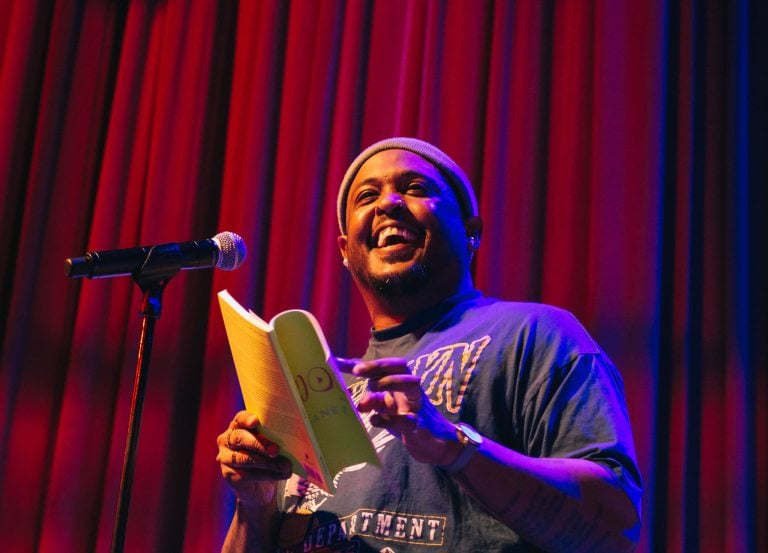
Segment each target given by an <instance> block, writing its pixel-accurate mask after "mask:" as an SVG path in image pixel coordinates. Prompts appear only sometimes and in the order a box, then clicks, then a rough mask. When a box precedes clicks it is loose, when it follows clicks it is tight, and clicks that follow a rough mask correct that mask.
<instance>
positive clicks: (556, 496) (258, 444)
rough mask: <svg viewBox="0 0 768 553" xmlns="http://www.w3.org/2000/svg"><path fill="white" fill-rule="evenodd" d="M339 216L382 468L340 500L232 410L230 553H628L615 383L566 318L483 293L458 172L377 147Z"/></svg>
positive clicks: (417, 153) (629, 524)
mask: <svg viewBox="0 0 768 553" xmlns="http://www.w3.org/2000/svg"><path fill="white" fill-rule="evenodd" d="M338 218H339V228H340V230H341V236H340V237H339V239H338V243H339V249H340V251H341V255H342V257H343V261H344V264H345V265H347V267H348V269H349V270H350V271H351V274H352V276H353V278H354V281H355V283H356V284H357V287H358V288H359V290H360V293H361V294H362V296H363V299H364V300H365V304H366V306H367V308H368V311H369V313H370V316H371V320H372V322H373V330H372V337H371V341H370V344H369V347H368V351H367V352H366V354H365V357H364V359H366V361H361V362H358V363H354V362H345V361H342V364H343V365H344V366H345V368H346V370H348V371H350V372H351V374H353V375H354V376H355V377H358V378H359V379H360V381H359V382H358V383H357V384H355V385H353V388H352V389H353V396H354V397H356V398H357V400H358V408H359V410H360V412H361V413H364V414H365V420H366V421H367V422H368V425H369V426H370V428H371V434H372V437H373V441H374V444H375V445H376V447H377V451H378V453H379V458H380V461H381V467H373V466H368V465H363V466H357V467H351V468H350V469H347V470H345V471H342V473H340V474H339V475H337V477H336V483H337V486H338V492H337V493H336V494H335V495H333V496H330V495H328V494H326V493H324V492H323V491H321V490H319V489H317V488H316V487H314V486H308V485H307V484H306V482H304V481H302V480H301V479H299V478H297V477H295V476H292V477H291V476H290V475H289V464H288V463H287V461H286V460H285V459H283V458H281V457H280V456H279V452H278V451H276V448H275V446H274V444H269V443H268V442H267V441H266V440H264V439H262V438H260V437H259V435H258V434H259V423H258V421H257V420H255V418H254V417H253V416H252V415H250V414H248V413H246V412H241V413H238V414H237V415H236V417H235V419H234V420H233V421H232V423H230V425H229V428H228V429H227V430H226V431H225V432H224V433H222V434H221V435H220V436H219V437H218V447H219V455H218V458H217V459H218V461H219V462H220V464H221V469H222V473H223V475H224V477H225V479H226V480H227V482H229V484H230V485H231V486H232V488H233V489H234V491H235V493H236V495H237V509H236V513H235V516H234V519H233V521H232V526H231V527H230V531H229V534H228V536H227V540H226V542H225V544H224V551H227V552H234V551H276V550H277V551H356V552H364V551H381V552H404V551H435V550H438V549H440V550H443V551H452V552H453V551H494V552H495V551H510V552H517V551H541V550H543V551H606V552H608V551H610V552H620V551H632V550H633V549H634V548H635V545H636V543H637V540H638V534H639V526H640V522H639V515H638V513H639V505H640V496H641V484H640V475H639V471H638V468H637V464H636V462H635V459H634V450H633V445H632V436H631V430H630V426H629V421H628V417H627V412H626V406H625V403H624V398H623V391H622V384H621V380H620V377H619V375H618V373H617V371H616V369H615V368H614V366H613V365H612V364H611V362H610V361H609V360H608V359H607V357H606V355H605V354H604V353H603V352H602V350H601V349H600V348H599V347H598V346H597V345H596V344H595V342H594V341H593V340H592V339H591V338H590V337H589V336H588V335H587V333H586V332H585V331H584V329H583V328H582V327H581V326H580V325H579V323H578V322H577V321H576V320H575V319H574V318H573V317H572V316H571V315H570V314H568V313H566V312H563V311H561V310H559V309H556V308H553V307H549V306H544V305H538V304H522V303H510V302H501V301H497V300H494V299H491V298H486V297H483V296H482V295H481V294H480V293H479V292H477V291H476V290H475V289H474V288H473V285H472V280H471V276H470V271H469V265H470V261H471V258H472V255H473V254H474V253H475V252H476V251H477V249H478V247H479V244H480V237H481V231H482V224H481V221H480V219H479V217H478V215H477V202H476V200H475V195H474V192H473V191H472V187H471V185H470V183H469V181H468V179H467V177H466V176H465V174H464V173H463V172H462V171H461V169H460V168H459V167H458V166H457V165H456V163H454V162H453V161H452V160H451V159H450V158H449V157H448V156H447V155H446V154H444V153H443V152H442V151H440V150H439V149H437V148H435V147H434V146H432V145H430V144H428V143H426V142H422V141H420V140H416V139H412V138H393V139H388V140H384V141H381V142H378V143H376V144H374V145H372V146H370V147H369V148H367V149H366V150H365V151H364V152H363V153H361V154H360V156H358V158H357V159H356V160H355V161H354V162H353V163H352V165H351V166H350V168H349V170H348V171H347V173H346V175H345V177H344V180H343V182H342V185H341V188H340V191H339V198H338ZM289 477H290V480H288V481H287V483H284V482H283V481H285V480H286V479H288V478H289Z"/></svg>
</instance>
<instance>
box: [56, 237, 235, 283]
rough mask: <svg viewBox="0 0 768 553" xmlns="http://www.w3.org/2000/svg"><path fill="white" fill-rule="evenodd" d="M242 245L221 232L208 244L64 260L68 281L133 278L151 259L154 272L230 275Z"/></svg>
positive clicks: (107, 252)
mask: <svg viewBox="0 0 768 553" xmlns="http://www.w3.org/2000/svg"><path fill="white" fill-rule="evenodd" d="M247 253H248V252H247V249H246V247H245V242H243V239H242V238H241V237H240V236H238V235H237V234H235V233H234V232H220V233H219V234H217V235H216V236H214V237H213V238H208V239H207V240H194V241H191V242H178V243H177V242H171V243H169V244H160V245H157V246H143V247H140V248H126V249H122V250H105V251H101V252H87V253H86V254H85V255H83V256H81V257H70V258H69V259H66V260H65V262H64V263H65V265H66V269H67V276H68V277H69V278H81V277H87V278H107V277H114V276H125V275H134V274H137V273H138V272H140V271H141V269H142V267H143V266H144V264H145V263H146V262H147V260H148V259H149V258H150V255H153V260H152V263H153V266H152V269H153V270H154V271H156V270H158V269H161V270H162V269H163V268H165V267H166V266H167V268H169V269H173V268H174V267H176V268H181V269H209V268H216V269H223V270H224V271H233V270H234V269H237V268H238V267H239V266H240V265H242V264H243V261H245V256H246V254H247Z"/></svg>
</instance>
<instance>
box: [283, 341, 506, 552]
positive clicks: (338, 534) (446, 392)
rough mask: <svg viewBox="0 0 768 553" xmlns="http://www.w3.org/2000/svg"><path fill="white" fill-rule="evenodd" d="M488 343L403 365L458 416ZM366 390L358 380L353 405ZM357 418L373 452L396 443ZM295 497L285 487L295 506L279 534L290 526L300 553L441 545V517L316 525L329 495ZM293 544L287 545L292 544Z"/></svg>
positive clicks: (350, 518) (382, 514) (397, 516)
mask: <svg viewBox="0 0 768 553" xmlns="http://www.w3.org/2000/svg"><path fill="white" fill-rule="evenodd" d="M490 341H491V337H490V336H483V337H481V338H478V339H476V340H473V341H472V342H460V343H456V344H451V345H448V346H443V347H440V348H438V349H436V350H433V351H432V352H429V353H425V354H422V355H419V356H418V357H416V358H414V359H413V360H411V361H409V363H408V366H409V367H410V369H411V371H412V372H413V374H415V375H418V376H420V378H421V386H422V389H423V390H424V392H425V394H426V395H427V397H428V398H429V400H430V402H432V403H433V404H434V405H436V406H442V408H443V409H445V410H446V411H447V412H449V413H458V412H459V411H460V409H461V404H462V402H463V400H464V396H465V394H466V392H467V389H468V386H469V384H470V380H471V378H472V375H473V373H474V371H475V368H476V367H477V365H478V361H479V359H480V356H481V355H482V353H483V351H484V350H485V349H486V347H487V346H488V344H489V343H490ZM366 385H367V384H366V382H365V381H360V382H356V383H355V384H353V385H352V386H350V393H351V396H352V399H353V401H354V402H355V403H357V401H359V399H360V398H361V397H362V395H363V394H364V393H365V391H366ZM361 418H362V420H363V424H364V425H365V428H366V430H367V431H368V433H369V434H370V435H371V436H372V440H373V443H374V446H375V448H376V452H377V453H381V451H383V450H384V449H385V448H386V446H387V445H388V444H389V443H390V442H392V441H393V440H395V439H396V438H395V437H394V436H393V435H392V434H390V433H389V432H388V431H386V430H381V429H376V428H374V427H373V426H372V425H371V423H370V418H371V413H364V414H362V415H361ZM365 467H366V464H365V463H363V464H360V465H355V466H352V467H347V468H346V469H344V470H342V471H341V472H339V474H337V475H336V477H335V478H334V484H335V485H337V486H339V485H340V480H341V479H343V478H344V475H345V474H350V473H352V472H356V471H360V470H362V469H364V468H365ZM296 495H299V494H298V493H297V490H296V487H295V486H287V487H286V499H287V504H295V502H296V500H297V499H298V500H299V505H300V507H299V508H298V509H297V510H296V511H295V512H294V513H292V514H291V515H289V519H286V521H285V523H286V524H284V526H283V528H281V532H280V533H281V536H282V537H283V538H285V533H286V531H288V527H291V528H292V529H291V531H289V532H288V533H289V534H291V535H292V536H295V538H298V537H299V536H303V539H304V542H303V549H301V550H302V551H304V552H307V553H311V552H320V551H356V550H357V545H359V543H356V542H357V541H358V540H359V539H364V538H375V539H376V540H379V541H383V542H390V543H392V544H393V545H392V547H393V550H394V551H397V549H398V548H397V544H398V543H399V544H410V545H420V546H435V547H440V546H442V545H444V536H445V530H446V517H445V516H444V515H442V514H406V513H398V512H389V511H380V510H379V511H377V510H374V509H367V508H360V509H357V510H356V511H354V512H352V513H350V514H346V515H344V516H341V517H339V518H334V519H333V520H330V521H326V522H323V523H321V522H319V521H318V520H315V519H314V517H313V513H318V512H319V511H320V510H321V508H322V507H323V505H324V504H325V503H326V502H327V501H328V500H329V499H330V498H331V497H332V496H330V495H329V494H327V493H326V492H324V491H323V490H321V489H320V488H318V487H317V486H315V485H309V486H308V487H304V488H302V492H301V493H300V495H301V496H302V497H301V498H298V497H296ZM291 496H293V497H291ZM301 528H303V530H301ZM295 538H294V539H295ZM281 541H282V540H281ZM297 541H298V540H297ZM297 541H289V542H288V543H294V544H297ZM284 543H285V542H284ZM297 545H298V544H297ZM288 550H289V549H286V550H285V551H288Z"/></svg>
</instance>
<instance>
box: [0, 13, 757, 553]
mask: <svg viewBox="0 0 768 553" xmlns="http://www.w3.org/2000/svg"><path fill="white" fill-rule="evenodd" d="M767 28H768V21H766V13H765V10H764V6H762V5H761V3H760V2H758V1H757V0H736V1H734V2H729V3H723V2H718V1H715V0H681V1H679V2H674V1H672V0H667V1H665V0H650V1H637V2H634V1H630V0H618V1H597V0H595V1H575V0H574V1H570V0H563V1H553V0H550V1H539V0H531V1H524V0H520V1H501V0H499V1H492V0H483V1H478V0H466V1H461V0H456V1H446V2H441V1H430V0H412V1H408V0H386V1H385V0H369V1H364V0H347V1H343V0H304V1H300V0H297V1H294V2H285V1H281V0H274V1H266V0H265V1H255V0H253V1H251V0H240V2H236V1H234V0H231V1H224V2H221V1H215V0H132V1H120V0H71V1H60V2H53V1H45V0H6V1H5V2H2V3H0V60H2V61H1V62H0V63H1V64H2V65H0V215H1V216H2V219H0V229H1V230H2V232H1V233H0V340H2V342H1V343H2V350H1V352H0V355H1V362H2V365H1V366H0V550H2V551H13V552H27V551H41V552H69V551H71V552H83V551H107V550H108V549H109V546H110V541H111V535H112V528H113V524H114V518H115V505H116V501H117V495H118V492H117V490H118V487H119V479H120V469H121V463H122V457H123V448H124V444H125V436H126V426H127V419H128V411H129V404H130V396H131V390H132V387H133V378H134V367H135V361H136V351H137V341H138V336H139V329H140V317H139V307H140V303H141V292H140V291H139V290H138V288H137V287H136V286H135V284H133V283H132V282H131V280H130V279H126V278H122V279H121V278H116V279H107V280H95V281H85V282H82V281H72V280H69V279H67V278H66V276H65V274H64V267H63V261H64V259H65V258H66V257H71V256H75V255H80V254H82V253H83V252H85V251H86V250H98V249H112V248H118V247H131V246H136V245H140V244H154V243H163V242H171V241H182V240H189V239H198V238H204V237H208V236H213V235H214V234H216V232H218V231H220V230H231V231H234V232H237V233H239V234H241V235H242V236H243V237H244V239H245V241H246V243H247V245H248V248H249V257H248V260H247V262H246V264H245V265H244V266H243V267H242V268H240V269H239V270H237V271H235V272H232V273H221V272H214V271H188V272H184V273H183V274H180V275H178V276H177V277H175V278H174V279H173V280H172V281H171V283H170V284H169V286H168V288H167V290H166V292H165V294H164V301H163V311H162V316H161V317H160V319H159V320H158V322H157V331H156V335H155V343H154V347H153V350H152V358H151V364H150V370H149V380H148V384H147V395H146V399H145V403H144V410H143V417H142V425H141V431H140V435H139V441H138V450H137V456H136V468H135V475H134V485H133V489H132V494H131V504H130V505H131V508H130V511H129V517H128V525H127V533H126V551H142V552H143V551H182V550H183V551H201V552H202V551H205V552H210V551H215V550H217V549H218V548H219V547H220V545H221V542H222V539H223V535H224V532H225V531H226V527H227V525H228V522H229V518H230V516H231V512H232V508H233V505H232V496H231V494H229V492H228V491H227V489H226V486H225V485H224V483H223V482H222V481H221V478H220V476H219V473H218V467H217V465H216V463H215V460H214V457H215V437H216V435H217V434H218V433H219V432H220V431H221V430H222V429H223V428H224V427H225V426H226V424H227V422H228V421H229V420H230V417H231V416H232V415H233V413H234V412H235V411H236V410H238V409H239V408H240V405H241V399H240V397H239V391H238V389H237V384H236V381H235V376H234V370H233V367H232V363H231V359H230V356H229V351H228V346H227V344H226V341H225V338H224V335H223V328H222V324H221V320H220V315H219V313H218V308H217V306H216V304H215V301H214V298H215V292H216V291H218V290H220V289H222V288H228V289H230V291H231V292H232V293H233V295H235V297H237V298H238V299H240V300H241V301H242V302H243V303H245V304H248V305H249V306H250V307H252V308H253V309H254V310H255V311H257V312H259V313H262V314H264V315H265V316H267V317H269V316H271V315H274V314H275V313H276V312H278V311H280V310H282V309H286V308H292V307H303V308H306V309H309V310H311V311H312V312H314V313H315V315H316V316H317V317H318V319H319V320H320V322H321V324H322V326H323V327H324V329H325V331H326V333H327V335H328V338H329V341H330V343H331V345H332V348H333V349H334V351H335V352H336V353H337V354H339V355H355V354H359V353H361V352H362V350H363V348H364V346H365V343H366V340H367V334H368V327H369V321H368V319H367V314H366V312H365V310H364V308H363V306H362V304H361V301H360V299H359V297H358V296H357V293H356V291H355V290H354V289H353V286H352V285H351V283H350V280H349V277H348V275H347V274H346V272H345V271H344V270H343V268H342V266H341V263H340V256H339V254H338V252H337V249H336V241H335V238H336V235H337V233H338V231H337V228H336V220H335V194H336V187H337V183H338V182H339V181H340V179H341V176H342V175H343V172H344V170H345V169H346V166H347V164H348V163H349V161H350V160H351V159H352V158H353V157H354V155H355V154H356V153H357V152H358V151H360V150H361V149H362V148H363V147H364V146H366V145H368V144H369V143H371V142H373V141H375V140H377V139H380V138H384V137H387V136H393V135H412V136H418V137H420V138H423V139H426V140H429V141H432V142H434V143H435V144H437V145H439V146H440V147H441V148H443V149H444V150H445V151H446V152H448V153H449V154H450V155H451V156H452V157H454V158H455V159H456V160H457V161H458V162H459V163H460V164H461V165H462V166H463V167H464V168H465V170H466V171H467V173H468V174H469V175H470V176H471V178H472V180H473V181H474V183H475V185H476V188H477V191H478V196H479V198H480V204H481V214H482V216H483V219H484V221H485V233H484V236H483V243H482V247H481V251H480V254H479V256H478V257H477V260H476V265H475V267H474V271H475V277H476V283H477V286H478V287H479V288H480V289H482V290H483V291H485V292H486V293H488V294H489V295H494V296H497V297H502V298H505V299H514V300H525V301H543V302H547V303H552V304H556V305H559V306H561V307H564V308H566V309H569V310H571V311H573V312H574V313H575V314H576V315H577V316H578V317H579V318H580V319H581V320H582V321H583V322H584V324H585V326H586V327H587V328H588V329H589V330H590V332H591V333H592V334H593V335H594V336H595V337H596V338H597V339H598V341H599V342H600V343H601V345H602V346H603V347H604V349H606V350H607V351H608V353H609V355H611V357H612V358H613V359H614V361H616V363H617V364H618V366H619V367H620V369H621V371H622V374H623V376H624V379H625V386H626V392H627V397H628V402H629V407H630V413H631V417H632V420H633V424H634V429H635V439H636V446H637V450H638V455H639V459H640V463H641V467H642V470H643V474H644V479H645V495H644V503H643V515H644V522H643V536H642V543H641V548H640V550H641V551H686V552H698V551H702V552H721V551H768V531H767V530H766V525H765V520H767V519H768V505H767V504H766V502H767V501H768V481H767V479H766V469H765V467H766V466H768V435H767V434H766V431H765V429H766V428H768V409H767V408H766V399H767V398H768V378H767V375H766V369H767V368H768V362H767V360H766V353H765V348H764V347H762V346H763V343H762V342H764V340H765V336H768V294H766V288H767V287H766V282H768V270H767V265H768V262H767V261H766V256H767V254H768V247H766V246H767V244H766V242H767V241H768V228H766V227H767V226H768V224H767V223H766V219H768V218H767V217H766V213H768V198H767V197H766V196H767V195H768V186H767V184H766V183H768V178H766V177H767V174H766V173H767V171H766V169H768V162H766V152H768V147H767V146H768V144H766V142H767V139H766V138H767V137H768V114H767V111H766V108H765V105H764V102H765V99H766V98H768V83H767V82H766V80H767V75H768V62H767V61H766V60H767V59H768V56H766V45H765V44H766V43H765V41H764V40H763V36H762V35H763V34H764V33H765V32H766V29H767ZM761 521H762V522H761Z"/></svg>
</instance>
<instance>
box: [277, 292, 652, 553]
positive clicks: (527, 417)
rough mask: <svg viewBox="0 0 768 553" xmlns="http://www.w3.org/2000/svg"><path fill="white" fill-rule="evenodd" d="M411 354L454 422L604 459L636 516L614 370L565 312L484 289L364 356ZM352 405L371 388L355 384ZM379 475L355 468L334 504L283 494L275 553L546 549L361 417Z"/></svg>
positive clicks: (433, 312)
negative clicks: (494, 296) (496, 296)
mask: <svg viewBox="0 0 768 553" xmlns="http://www.w3.org/2000/svg"><path fill="white" fill-rule="evenodd" d="M382 357H403V358H406V359H408V362H409V366H410V368H411V370H412V371H413V373H414V374H417V375H419V376H420V377H421V385H422V389H423V390H424V392H425V393H426V395H427V397H428V398H429V399H430V401H431V402H432V403H433V404H434V405H435V406H436V407H437V408H438V409H439V410H441V412H442V413H443V414H444V415H445V416H446V417H447V418H448V419H449V420H451V421H453V422H458V421H463V422H466V423H468V424H469V425H471V426H473V427H474V428H475V429H477V430H478V431H479V432H480V434H482V435H483V436H485V437H487V438H488V439H490V440H493V441H496V442H498V443H500V444H503V445H505V446H507V447H509V448H511V449H514V450H516V451H519V452H521V453H523V454H525V455H529V456H532V457H570V458H581V459H589V460H592V461H594V462H597V463H600V464H602V465H604V466H606V467H607V468H609V469H610V471H611V472H612V473H613V474H614V476H615V480H616V483H617V485H618V486H620V487H621V488H622V489H623V490H624V491H625V492H626V494H627V496H628V497H629V498H630V499H631V500H632V502H633V503H634V505H635V507H636V508H637V509H638V512H639V508H640V507H639V504H640V496H641V483H640V482H641V479H640V474H639V470H638V467H637V463H636V461H635V454H634V447H633V442H632V434H631V429H630V425H629V419H628V415H627V409H626V404H625V401H624V394H623V386H622V382H621V378H620V376H619V374H618V371H617V370H616V368H615V367H614V365H613V364H612V363H611V361H610V360H609V359H608V357H607V356H606V354H605V353H604V352H603V351H602V350H601V349H600V348H599V347H598V346H597V344H596V343H595V342H594V340H593V339H592V338H591V337H590V336H589V335H588V334H587V332H586V331H585V330H584V328H583V327H582V326H581V325H580V324H579V323H578V321H577V320H576V319H575V318H574V317H573V316H572V315H571V314H569V313H567V312H565V311H563V310H560V309H557V308H554V307H551V306H546V305H541V304H531V303H512V302H502V301H498V300H494V299H490V298H486V297H483V296H481V294H480V293H478V292H472V293H469V294H463V295H460V296H457V297H454V298H451V299H449V300H447V301H446V302H444V303H443V304H441V305H439V306H437V307H435V308H432V309H430V310H428V311H426V312H424V313H422V314H420V315H418V316H416V317H413V318H412V319H410V320H409V321H407V322H406V323H404V324H402V325H399V326H397V327H393V328H389V329H386V330H383V331H373V332H372V338H371V340H370V344H369V347H368V350H367V352H366V355H365V358H367V359H375V358H382ZM351 389H352V394H353V397H359V395H360V394H362V393H363V392H364V383H363V382H359V383H355V384H353V385H352V386H351ZM363 420H364V422H366V427H368V428H369V432H370V434H371V437H372V439H373V443H374V445H375V446H376V450H377V452H378V454H379V458H380V461H381V467H375V466H370V465H367V464H363V465H358V466H354V467H348V468H347V469H345V470H343V471H342V472H341V473H339V474H338V475H337V476H336V479H335V480H336V483H337V487H338V491H337V493H336V494H335V495H333V496H331V495H329V494H327V493H325V492H323V491H322V490H320V489H318V488H317V487H315V486H310V487H309V489H308V490H307V491H305V492H303V493H298V492H296V491H295V489H296V488H295V486H293V485H292V483H291V482H289V483H288V485H287V486H286V492H285V497H284V498H283V505H282V508H283V510H284V511H285V514H284V516H283V519H282V523H281V527H280V531H279V544H280V546H279V549H278V550H279V551H302V552H307V553H309V552H320V551H343V552H360V553H362V552H374V551H375V552H386V553H403V552H429V551H437V550H444V551H452V552H461V551H467V552H476V551H493V552H501V551H504V552H522V551H527V552H529V551H538V549H536V548H534V547H533V546H531V545H530V544H527V543H525V542H523V541H522V540H521V539H520V538H519V537H518V536H517V534H515V532H514V531H512V530H511V529H510V528H508V527H507V526H505V525H504V524H502V523H500V522H498V521H497V520H496V519H495V518H494V517H493V516H491V515H490V514H489V513H488V512H487V511H486V510H485V509H484V508H483V507H482V505H480V504H478V503H477V502H476V501H474V500H473V499H472V498H470V497H468V496H467V495H466V494H464V493H463V492H462V490H461V488H460V487H459V485H458V484H457V483H456V482H454V481H453V479H452V478H450V477H449V476H446V475H445V473H443V472H442V471H441V470H440V469H437V468H435V467H433V466H431V465H427V464H423V463H420V462H418V461H416V460H414V459H413V458H412V457H411V456H410V455H409V454H408V452H407V450H406V449H405V447H404V446H403V445H402V443H401V442H400V441H399V440H398V439H397V438H395V437H394V436H392V435H391V434H389V433H388V432H387V431H386V430H381V429H378V428H373V427H371V426H370V425H369V424H368V423H367V421H368V416H364V417H363Z"/></svg>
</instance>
